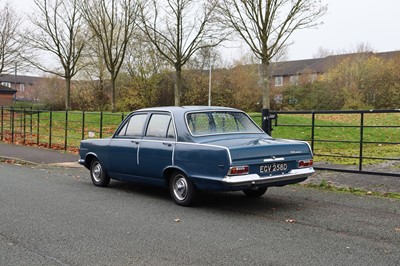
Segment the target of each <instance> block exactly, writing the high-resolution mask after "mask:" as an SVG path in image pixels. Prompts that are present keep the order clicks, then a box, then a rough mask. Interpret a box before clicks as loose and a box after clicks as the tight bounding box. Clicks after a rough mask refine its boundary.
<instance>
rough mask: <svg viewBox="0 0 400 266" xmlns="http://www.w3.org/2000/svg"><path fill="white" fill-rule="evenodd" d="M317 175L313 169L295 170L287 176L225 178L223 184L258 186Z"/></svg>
mask: <svg viewBox="0 0 400 266" xmlns="http://www.w3.org/2000/svg"><path fill="white" fill-rule="evenodd" d="M313 173H315V171H314V168H313V167H309V168H303V169H294V170H291V171H290V172H289V173H287V174H281V175H274V176H263V177H261V176H259V175H258V174H249V175H239V176H225V177H224V178H223V179H222V182H223V183H225V184H227V185H257V184H266V183H273V182H279V181H284V180H292V179H297V178H303V177H308V176H310V175H312V174H313Z"/></svg>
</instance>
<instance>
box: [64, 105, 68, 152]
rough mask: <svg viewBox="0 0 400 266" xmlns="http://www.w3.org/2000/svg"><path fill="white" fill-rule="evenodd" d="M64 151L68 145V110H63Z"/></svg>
mask: <svg viewBox="0 0 400 266" xmlns="http://www.w3.org/2000/svg"><path fill="white" fill-rule="evenodd" d="M64 131H65V132H64V133H65V135H64V151H66V150H67V146H68V110H66V111H65V128H64Z"/></svg>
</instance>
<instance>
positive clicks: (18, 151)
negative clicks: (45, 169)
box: [0, 142, 79, 164]
mask: <svg viewBox="0 0 400 266" xmlns="http://www.w3.org/2000/svg"><path fill="white" fill-rule="evenodd" d="M0 158H6V159H16V160H19V161H25V162H28V163H29V162H30V163H35V164H54V163H70V162H74V163H75V162H77V161H78V159H79V155H76V154H72V153H68V152H64V151H57V150H50V149H45V148H38V147H31V146H22V145H15V144H8V143H4V142H0Z"/></svg>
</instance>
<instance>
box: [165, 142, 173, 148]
mask: <svg viewBox="0 0 400 266" xmlns="http://www.w3.org/2000/svg"><path fill="white" fill-rule="evenodd" d="M163 145H165V146H168V147H171V146H172V144H171V143H166V142H163Z"/></svg>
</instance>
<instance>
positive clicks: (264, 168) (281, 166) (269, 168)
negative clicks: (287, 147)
mask: <svg viewBox="0 0 400 266" xmlns="http://www.w3.org/2000/svg"><path fill="white" fill-rule="evenodd" d="M287 169H288V165H287V163H271V164H265V165H261V166H260V174H267V173H273V172H285V171H286V170H287Z"/></svg>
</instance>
